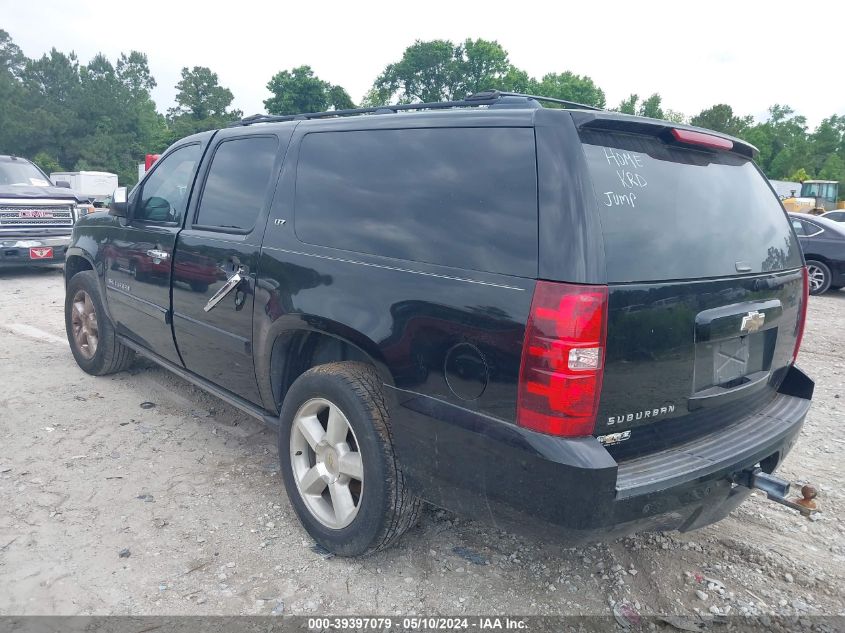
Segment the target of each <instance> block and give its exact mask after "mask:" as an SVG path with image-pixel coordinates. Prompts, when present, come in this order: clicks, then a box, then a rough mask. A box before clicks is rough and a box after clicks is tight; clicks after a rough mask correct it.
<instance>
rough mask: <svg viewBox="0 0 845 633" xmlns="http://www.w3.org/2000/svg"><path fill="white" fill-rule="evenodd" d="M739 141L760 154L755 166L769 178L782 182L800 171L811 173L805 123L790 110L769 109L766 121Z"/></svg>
mask: <svg viewBox="0 0 845 633" xmlns="http://www.w3.org/2000/svg"><path fill="white" fill-rule="evenodd" d="M742 138H743V139H744V140H746V141H748V142H749V143H751V144H752V145H754V146H756V147H757V148H758V149H759V150H760V154H759V156H758V157H757V162H758V164H759V165H760V167H761V169H762V170H763V172H764V173H765V174H766V175H767V176H768V177H769V178H775V179H783V178H787V177H789V176H790V175H791V174H792V173H794V172H795V171H797V170H798V169H800V168H805V169H807V168H808V167H809V168H810V169H808V171H810V170H811V169H812V164H813V161H812V159H811V154H810V144H809V141H808V135H807V120H806V118H804V117H803V116H799V115H797V114H796V113H795V111H794V110H793V109H792V108H790V107H789V106H783V105H779V104H775V105H773V106H772V107H771V108H769V118H768V120H766V121H764V122H763V123H758V124H756V125H753V126H751V127H750V128H749V129H748V130H747V131H746V132H745V133H744V134H743V135H742Z"/></svg>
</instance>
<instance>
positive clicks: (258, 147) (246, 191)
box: [195, 136, 279, 233]
mask: <svg viewBox="0 0 845 633" xmlns="http://www.w3.org/2000/svg"><path fill="white" fill-rule="evenodd" d="M278 145H279V142H278V140H277V139H276V137H275V136H251V137H247V138H238V139H233V140H230V141H223V142H222V143H220V145H219V146H218V147H217V150H216V151H215V152H214V158H212V160H211V167H210V168H209V170H208V177H207V178H206V181H205V187H204V189H203V192H202V198H201V199H200V204H199V211H198V212H197V220H196V223H195V225H200V226H202V227H213V228H218V229H224V230H234V231H235V232H239V233H240V232H248V231H250V230H252V227H254V226H255V220H256V218H257V217H258V214H259V212H260V211H261V208H262V207H263V205H264V200H265V198H266V196H267V191H268V189H269V186H270V182H271V178H272V176H273V171H274V170H273V166H274V164H275V162H276V153H277V150H278Z"/></svg>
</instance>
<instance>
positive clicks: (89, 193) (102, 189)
mask: <svg viewBox="0 0 845 633" xmlns="http://www.w3.org/2000/svg"><path fill="white" fill-rule="evenodd" d="M50 179H51V180H52V181H53V182H59V181H64V182H66V183H68V184H69V185H70V188H71V189H72V190H73V191H75V192H76V193H78V194H80V195H82V196H83V197H85V198H90V199H91V200H94V199H96V198H105V197H106V196H110V195H112V194H113V193H114V190H115V189H117V174H110V173H109V172H106V171H54V172H52V173H51V174H50Z"/></svg>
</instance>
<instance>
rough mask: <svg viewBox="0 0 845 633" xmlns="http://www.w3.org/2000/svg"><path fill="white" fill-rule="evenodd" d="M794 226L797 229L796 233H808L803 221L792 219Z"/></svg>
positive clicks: (802, 234)
mask: <svg viewBox="0 0 845 633" xmlns="http://www.w3.org/2000/svg"><path fill="white" fill-rule="evenodd" d="M792 228H793V229H795V234H796V235H801V236H804V235H807V233H806V232H805V231H804V224H803V223H802V222H801V220H792Z"/></svg>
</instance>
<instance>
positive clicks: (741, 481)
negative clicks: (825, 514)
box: [733, 468, 818, 517]
mask: <svg viewBox="0 0 845 633" xmlns="http://www.w3.org/2000/svg"><path fill="white" fill-rule="evenodd" d="M733 481H734V483H735V484H737V485H739V486H745V487H746V488H752V489H754V488H757V489H758V490H762V491H763V492H765V493H766V498H767V499H771V500H772V501H774V502H775V503H779V504H781V505H783V506H786V507H787V508H792V509H793V510H797V511H798V512H800V513H801V515H802V516H805V517H809V516H810V515H812V514H813V513H814V512H818V510H817V509H816V502H815V501H814V499H815V498H816V496H817V494H818V493H817V492H816V489H815V488H814V487H813V486H804V487H802V488H801V497H802V498H800V499H798V498H795V499H792V500H790V499H787V498H786V495H787V494H789V487H790V483H789V482H788V481H786V480H785V479H781V478H780V477H775V476H774V475H769V474H768V473H764V472H763V471H762V470H761V469H759V468H751V469H748V470H743V471H742V472H740V473H738V474H736V475H734V479H733Z"/></svg>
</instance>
